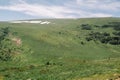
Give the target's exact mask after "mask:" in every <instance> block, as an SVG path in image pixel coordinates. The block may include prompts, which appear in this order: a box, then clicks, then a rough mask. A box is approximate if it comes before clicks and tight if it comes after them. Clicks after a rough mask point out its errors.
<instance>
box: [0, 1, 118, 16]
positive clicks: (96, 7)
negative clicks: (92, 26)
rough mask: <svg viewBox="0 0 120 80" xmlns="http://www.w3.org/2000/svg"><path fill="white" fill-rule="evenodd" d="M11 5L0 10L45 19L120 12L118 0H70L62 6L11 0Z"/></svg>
mask: <svg viewBox="0 0 120 80" xmlns="http://www.w3.org/2000/svg"><path fill="white" fill-rule="evenodd" d="M10 1H11V2H10V4H9V5H5V6H0V10H8V11H16V12H20V13H24V14H27V15H31V16H37V17H44V18H83V17H112V16H114V14H116V13H118V12H120V11H119V9H120V5H119V4H120V2H119V1H117V0H105V1H102V0H70V1H66V2H65V1H64V0H63V4H62V5H54V4H51V5H46V4H40V3H37V2H36V3H33V4H31V3H28V2H27V1H28V0H18V1H15V0H10Z"/></svg>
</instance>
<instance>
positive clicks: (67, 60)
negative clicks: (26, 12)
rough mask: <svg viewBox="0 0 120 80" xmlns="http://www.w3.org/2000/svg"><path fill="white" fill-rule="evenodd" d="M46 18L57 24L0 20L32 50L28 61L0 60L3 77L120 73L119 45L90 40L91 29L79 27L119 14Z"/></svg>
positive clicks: (83, 78) (94, 78) (88, 78)
mask: <svg viewBox="0 0 120 80" xmlns="http://www.w3.org/2000/svg"><path fill="white" fill-rule="evenodd" d="M43 21H44V20H43ZM47 21H50V22H52V23H55V24H49V25H47V24H44V25H41V24H25V23H22V24H13V23H6V22H5V23H0V27H6V26H10V27H12V30H13V31H15V32H17V33H18V35H19V36H20V37H21V38H22V42H23V44H26V45H27V46H29V47H30V48H31V49H32V51H33V54H30V55H28V57H29V60H28V62H22V63H17V62H0V65H2V66H0V79H1V80H2V79H3V77H4V79H5V80H30V79H31V80H106V79H109V78H112V77H114V76H113V75H114V74H120V59H119V58H120V46H114V45H110V44H107V45H105V44H101V43H100V42H96V43H95V42H94V41H91V42H87V41H86V40H85V36H86V35H87V34H88V33H89V32H91V30H90V31H89V30H81V28H77V26H79V25H81V24H91V25H103V24H107V23H108V22H119V21H120V19H119V18H92V19H91V18H88V19H49V20H47ZM92 31H98V32H110V33H112V32H113V31H114V30H113V29H111V28H107V29H103V28H94V29H93V30H92ZM81 42H84V43H85V44H84V45H82V44H81ZM98 78H99V79H98Z"/></svg>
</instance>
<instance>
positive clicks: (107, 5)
mask: <svg viewBox="0 0 120 80" xmlns="http://www.w3.org/2000/svg"><path fill="white" fill-rule="evenodd" d="M76 2H77V4H78V5H79V6H80V7H86V8H88V9H91V10H107V11H109V10H113V11H119V8H120V5H119V4H120V1H115V0H76Z"/></svg>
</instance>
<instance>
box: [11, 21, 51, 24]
mask: <svg viewBox="0 0 120 80" xmlns="http://www.w3.org/2000/svg"><path fill="white" fill-rule="evenodd" d="M10 23H34V24H50V23H51V22H49V21H11V22H10Z"/></svg>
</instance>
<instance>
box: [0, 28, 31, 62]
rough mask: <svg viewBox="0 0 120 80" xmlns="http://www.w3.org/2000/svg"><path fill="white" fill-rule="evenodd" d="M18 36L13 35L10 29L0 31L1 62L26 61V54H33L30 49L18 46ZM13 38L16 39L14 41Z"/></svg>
mask: <svg viewBox="0 0 120 80" xmlns="http://www.w3.org/2000/svg"><path fill="white" fill-rule="evenodd" d="M15 37H16V36H15V35H13V34H12V32H11V31H10V28H9V27H6V28H2V29H0V60H1V61H12V60H20V59H21V60H24V59H22V58H23V57H25V54H26V53H31V51H30V49H29V48H26V47H23V45H22V44H18V43H17V42H18V41H17V38H15ZM13 38H15V39H16V40H15V39H14V40H13Z"/></svg>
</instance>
